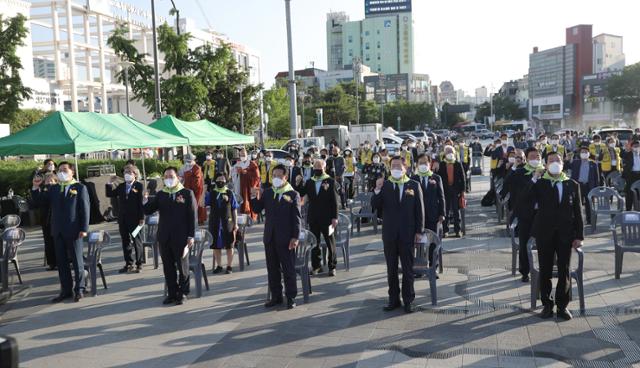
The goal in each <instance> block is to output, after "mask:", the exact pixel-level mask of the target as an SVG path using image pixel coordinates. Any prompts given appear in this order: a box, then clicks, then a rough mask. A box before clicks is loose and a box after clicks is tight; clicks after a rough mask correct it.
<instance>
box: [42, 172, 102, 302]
mask: <svg viewBox="0 0 640 368" xmlns="http://www.w3.org/2000/svg"><path fill="white" fill-rule="evenodd" d="M57 175H58V180H59V182H60V183H59V184H56V185H51V186H49V187H46V188H44V189H40V184H42V178H41V177H40V176H36V177H34V178H33V187H32V188H31V197H32V198H33V200H34V202H35V204H36V205H49V206H50V208H51V236H52V237H53V240H54V246H55V251H56V262H57V265H58V276H59V277H60V286H61V292H60V295H58V296H57V297H55V298H53V300H52V301H53V302H54V303H59V302H61V301H63V300H65V299H68V298H71V297H72V296H74V294H73V293H74V292H75V297H74V301H76V302H79V301H80V299H82V297H83V293H84V284H85V279H84V261H83V259H82V257H83V252H82V239H83V238H84V237H86V236H87V232H88V231H89V193H88V192H87V188H86V187H85V186H84V185H82V184H80V183H78V182H76V181H75V180H74V179H73V175H74V168H73V165H71V164H70V163H68V162H61V163H60V165H59V166H58V174H57ZM68 255H70V256H71V262H72V263H73V272H74V274H75V287H74V286H73V280H72V278H71V269H70V268H69V256H68Z"/></svg>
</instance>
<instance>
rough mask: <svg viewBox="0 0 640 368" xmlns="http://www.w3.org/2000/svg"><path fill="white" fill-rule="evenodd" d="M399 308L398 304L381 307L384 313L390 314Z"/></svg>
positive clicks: (390, 303)
mask: <svg viewBox="0 0 640 368" xmlns="http://www.w3.org/2000/svg"><path fill="white" fill-rule="evenodd" d="M398 308H400V302H389V304H387V305H385V306H384V307H382V310H383V311H385V312H391V311H392V310H395V309H398Z"/></svg>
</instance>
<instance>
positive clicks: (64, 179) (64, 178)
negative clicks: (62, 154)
mask: <svg viewBox="0 0 640 368" xmlns="http://www.w3.org/2000/svg"><path fill="white" fill-rule="evenodd" d="M58 180H60V181H61V182H63V183H66V182H68V181H69V180H71V177H70V175H69V174H68V173H67V172H66V171H60V172H59V173H58Z"/></svg>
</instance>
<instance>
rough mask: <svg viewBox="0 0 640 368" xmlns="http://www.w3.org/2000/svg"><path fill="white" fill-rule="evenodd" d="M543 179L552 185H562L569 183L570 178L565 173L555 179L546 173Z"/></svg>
mask: <svg viewBox="0 0 640 368" xmlns="http://www.w3.org/2000/svg"><path fill="white" fill-rule="evenodd" d="M542 178H543V179H547V180H549V181H550V182H551V184H553V185H556V184H557V183H562V182H563V181H567V180H569V177H568V176H567V174H565V173H564V172H561V173H560V176H558V177H557V178H554V177H553V176H551V175H550V174H549V172H548V171H547V172H545V173H544V175H543V176H542Z"/></svg>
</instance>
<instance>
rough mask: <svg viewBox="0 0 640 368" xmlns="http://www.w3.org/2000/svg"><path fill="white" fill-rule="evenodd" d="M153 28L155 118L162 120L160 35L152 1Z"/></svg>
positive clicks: (153, 0) (152, 1)
mask: <svg viewBox="0 0 640 368" xmlns="http://www.w3.org/2000/svg"><path fill="white" fill-rule="evenodd" d="M151 26H152V27H153V32H152V35H153V41H152V43H153V45H152V47H153V68H154V71H155V83H156V86H155V87H156V88H155V100H156V106H155V107H156V113H155V116H154V118H155V119H160V118H161V117H162V103H161V102H162V101H161V97H160V67H159V66H158V35H157V34H156V2H155V0H151Z"/></svg>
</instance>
